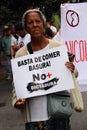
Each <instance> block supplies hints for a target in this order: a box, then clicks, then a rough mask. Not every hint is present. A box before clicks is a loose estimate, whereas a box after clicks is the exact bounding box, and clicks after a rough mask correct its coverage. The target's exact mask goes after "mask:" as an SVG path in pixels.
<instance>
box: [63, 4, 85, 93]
mask: <svg viewBox="0 0 87 130" xmlns="http://www.w3.org/2000/svg"><path fill="white" fill-rule="evenodd" d="M86 12H87V3H86V2H85V3H72V4H70V3H67V4H64V5H61V37H62V42H63V43H64V44H65V45H66V46H67V50H68V51H69V52H72V53H74V54H75V59H74V64H75V65H76V67H77V69H78V72H79V77H78V81H79V84H80V86H85V87H84V90H85V91H87V14H86Z"/></svg>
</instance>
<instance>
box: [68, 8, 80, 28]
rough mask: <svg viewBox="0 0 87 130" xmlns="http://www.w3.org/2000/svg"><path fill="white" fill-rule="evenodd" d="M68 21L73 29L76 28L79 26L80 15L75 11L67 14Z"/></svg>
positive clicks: (69, 11)
mask: <svg viewBox="0 0 87 130" xmlns="http://www.w3.org/2000/svg"><path fill="white" fill-rule="evenodd" d="M66 21H67V23H68V24H69V25H70V26H71V27H76V26H77V25H78V24H79V15H78V13H77V12H75V11H74V10H68V11H67V12H66Z"/></svg>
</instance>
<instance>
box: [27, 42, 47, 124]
mask: <svg viewBox="0 0 87 130" xmlns="http://www.w3.org/2000/svg"><path fill="white" fill-rule="evenodd" d="M47 49H49V44H48V45H47V46H46V47H45V48H44V49H42V50H40V51H36V52H34V53H40V52H41V51H43V50H47ZM29 112H30V113H29V115H30V121H31V122H33V121H45V120H48V119H49V117H48V113H47V96H46V95H43V96H37V97H33V98H29Z"/></svg>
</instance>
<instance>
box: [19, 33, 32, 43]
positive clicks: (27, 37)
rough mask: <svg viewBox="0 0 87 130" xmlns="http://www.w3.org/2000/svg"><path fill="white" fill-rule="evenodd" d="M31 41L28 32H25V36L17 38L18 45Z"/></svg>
mask: <svg viewBox="0 0 87 130" xmlns="http://www.w3.org/2000/svg"><path fill="white" fill-rule="evenodd" d="M30 41H31V37H30V34H26V35H25V37H23V38H22V37H20V36H19V38H18V45H21V44H22V45H27V43H29V42H30Z"/></svg>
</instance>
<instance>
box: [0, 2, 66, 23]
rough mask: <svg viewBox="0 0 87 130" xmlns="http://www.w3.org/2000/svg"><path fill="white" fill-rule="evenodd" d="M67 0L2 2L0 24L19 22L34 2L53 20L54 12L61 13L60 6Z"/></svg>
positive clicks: (0, 5) (0, 3)
mask: <svg viewBox="0 0 87 130" xmlns="http://www.w3.org/2000/svg"><path fill="white" fill-rule="evenodd" d="M66 1H67V0H0V24H1V25H3V24H5V23H6V22H9V21H15V22H16V21H19V20H21V17H22V15H23V13H24V12H25V11H26V10H27V9H29V7H30V5H31V3H32V2H34V3H35V4H36V6H38V7H39V8H40V9H41V10H42V11H43V13H44V14H45V15H46V17H48V18H51V17H52V14H53V13H54V12H56V13H59V9H60V4H61V3H63V2H66Z"/></svg>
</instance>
